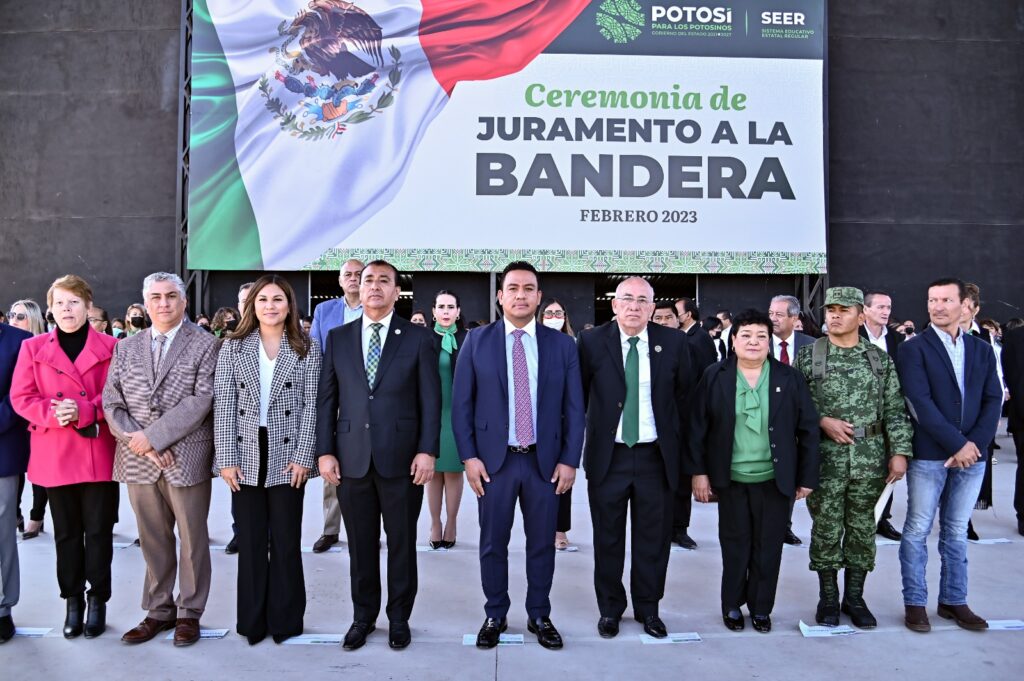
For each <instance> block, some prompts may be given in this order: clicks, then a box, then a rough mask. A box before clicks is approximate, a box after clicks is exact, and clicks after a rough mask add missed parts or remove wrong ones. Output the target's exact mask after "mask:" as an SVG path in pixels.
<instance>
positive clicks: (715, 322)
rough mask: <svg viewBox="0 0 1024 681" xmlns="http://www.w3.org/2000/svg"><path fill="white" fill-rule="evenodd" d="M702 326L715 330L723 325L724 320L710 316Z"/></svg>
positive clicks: (707, 329)
mask: <svg viewBox="0 0 1024 681" xmlns="http://www.w3.org/2000/svg"><path fill="white" fill-rule="evenodd" d="M701 327H702V328H703V329H704V330H705V331H714V330H715V329H718V328H721V327H722V320H721V319H719V318H718V317H708V318H707V319H705V320H704V323H702V324H701Z"/></svg>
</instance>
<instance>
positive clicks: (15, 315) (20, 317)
mask: <svg viewBox="0 0 1024 681" xmlns="http://www.w3.org/2000/svg"><path fill="white" fill-rule="evenodd" d="M7 318H8V319H14V320H17V321H19V322H23V321H25V320H26V319H28V315H27V314H25V313H24V312H9V313H8V314H7Z"/></svg>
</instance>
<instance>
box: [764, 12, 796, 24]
mask: <svg viewBox="0 0 1024 681" xmlns="http://www.w3.org/2000/svg"><path fill="white" fill-rule="evenodd" d="M761 25H763V26H803V25H804V13H803V12H761Z"/></svg>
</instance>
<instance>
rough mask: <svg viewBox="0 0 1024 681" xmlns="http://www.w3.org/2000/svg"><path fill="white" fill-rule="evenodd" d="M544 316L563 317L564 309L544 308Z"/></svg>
mask: <svg viewBox="0 0 1024 681" xmlns="http://www.w3.org/2000/svg"><path fill="white" fill-rule="evenodd" d="M544 316H545V317H547V318H548V319H564V318H565V310H544Z"/></svg>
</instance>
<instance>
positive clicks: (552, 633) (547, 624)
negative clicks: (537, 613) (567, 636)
mask: <svg viewBox="0 0 1024 681" xmlns="http://www.w3.org/2000/svg"><path fill="white" fill-rule="evenodd" d="M526 630H527V631H529V632H530V633H531V634H536V635H537V643H539V644H541V645H542V646H544V647H545V648H547V649H548V650H561V648H562V636H561V635H560V634H559V633H558V629H555V625H554V624H552V623H551V619H550V618H548V617H538V618H537V619H535V620H530V621H529V622H527V623H526Z"/></svg>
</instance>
